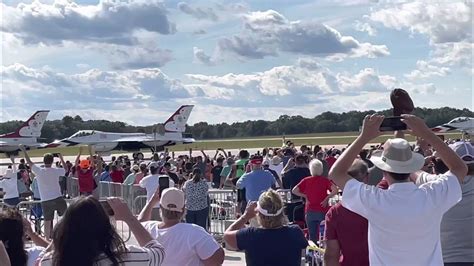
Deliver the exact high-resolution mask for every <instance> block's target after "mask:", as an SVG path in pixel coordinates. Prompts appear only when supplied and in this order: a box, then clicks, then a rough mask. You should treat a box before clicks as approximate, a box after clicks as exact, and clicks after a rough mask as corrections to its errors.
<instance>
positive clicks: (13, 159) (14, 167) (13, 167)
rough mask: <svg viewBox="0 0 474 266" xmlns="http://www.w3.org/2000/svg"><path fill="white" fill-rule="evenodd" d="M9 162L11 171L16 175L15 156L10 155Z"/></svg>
mask: <svg viewBox="0 0 474 266" xmlns="http://www.w3.org/2000/svg"><path fill="white" fill-rule="evenodd" d="M10 161H11V162H12V171H13V172H14V173H16V164H15V156H14V155H10Z"/></svg>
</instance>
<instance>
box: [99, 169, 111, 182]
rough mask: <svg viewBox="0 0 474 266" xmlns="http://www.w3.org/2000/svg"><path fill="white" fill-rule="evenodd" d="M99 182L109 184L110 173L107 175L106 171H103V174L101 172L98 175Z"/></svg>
mask: <svg viewBox="0 0 474 266" xmlns="http://www.w3.org/2000/svg"><path fill="white" fill-rule="evenodd" d="M99 180H100V181H107V182H111V181H112V177H110V173H109V172H108V171H104V172H102V174H101V175H100V178H99Z"/></svg>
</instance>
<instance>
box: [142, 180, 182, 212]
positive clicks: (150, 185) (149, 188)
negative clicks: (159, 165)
mask: <svg viewBox="0 0 474 266" xmlns="http://www.w3.org/2000/svg"><path fill="white" fill-rule="evenodd" d="M160 176H161V175H148V176H145V177H144V178H143V179H142V180H140V187H142V188H145V189H146V199H147V200H146V202H149V201H150V199H151V197H153V194H154V193H155V191H156V190H157V189H158V187H159V183H158V179H159V177H160ZM168 179H169V181H170V186H169V187H174V182H173V180H172V179H171V178H169V177H168ZM154 208H160V202H158V203H157V204H156V205H155V207H154Z"/></svg>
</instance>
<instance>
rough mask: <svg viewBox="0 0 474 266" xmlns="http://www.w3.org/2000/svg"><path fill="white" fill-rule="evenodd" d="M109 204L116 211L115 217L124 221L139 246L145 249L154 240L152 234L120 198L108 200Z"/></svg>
mask: <svg viewBox="0 0 474 266" xmlns="http://www.w3.org/2000/svg"><path fill="white" fill-rule="evenodd" d="M107 202H108V203H109V205H110V207H111V208H112V210H113V211H114V217H115V219H116V220H117V221H124V222H125V223H127V225H128V228H130V231H132V233H133V235H134V236H135V239H136V240H137V242H138V244H139V245H140V246H141V247H143V246H145V245H146V244H148V243H149V242H150V241H152V240H153V237H152V236H151V235H150V233H149V232H148V231H147V230H146V229H145V227H143V225H142V224H141V223H140V222H139V221H138V220H137V218H135V216H133V214H132V212H131V211H130V209H129V208H128V206H127V204H126V203H125V202H123V201H122V199H120V198H108V199H107Z"/></svg>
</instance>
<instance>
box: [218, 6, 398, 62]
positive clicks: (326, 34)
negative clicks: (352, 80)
mask: <svg viewBox="0 0 474 266" xmlns="http://www.w3.org/2000/svg"><path fill="white" fill-rule="evenodd" d="M243 22H244V28H243V30H242V32H241V33H239V34H237V35H234V36H232V37H225V38H222V39H220V40H219V41H218V44H217V51H216V53H215V54H216V57H224V56H225V55H229V54H230V55H236V56H237V57H238V58H241V59H261V58H264V57H267V56H277V55H278V54H279V53H280V52H289V53H295V54H303V55H311V56H319V57H325V56H331V55H340V57H341V58H344V57H348V56H349V57H370V58H373V57H380V56H386V55H389V54H390V53H389V51H388V48H387V47H386V46H385V45H373V44H371V43H361V42H359V41H358V40H356V39H354V38H353V37H351V36H343V35H342V34H340V33H339V32H338V31H337V30H336V29H333V28H331V27H329V26H327V25H324V24H320V23H318V22H313V21H290V20H288V19H287V18H285V17H284V16H283V15H282V14H280V13H278V12H277V11H274V10H267V11H257V12H251V13H248V14H246V15H244V16H243Z"/></svg>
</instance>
